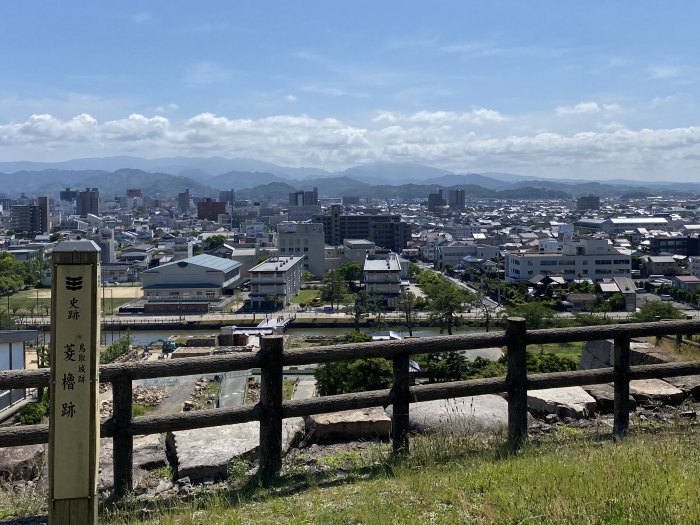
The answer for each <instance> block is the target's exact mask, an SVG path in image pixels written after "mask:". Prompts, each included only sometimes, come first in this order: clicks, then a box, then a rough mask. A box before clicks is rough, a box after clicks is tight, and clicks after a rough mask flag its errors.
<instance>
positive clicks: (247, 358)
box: [100, 352, 262, 383]
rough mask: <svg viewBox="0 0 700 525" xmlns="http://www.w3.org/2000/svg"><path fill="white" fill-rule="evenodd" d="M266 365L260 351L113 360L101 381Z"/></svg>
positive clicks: (213, 372)
mask: <svg viewBox="0 0 700 525" xmlns="http://www.w3.org/2000/svg"><path fill="white" fill-rule="evenodd" d="M261 365H262V359H261V358H260V355H259V353H258V352H241V353H240V354H229V355H215V356H204V357H188V358H187V359H164V360H160V361H147V362H145V363H144V362H138V363H112V364H109V365H104V366H102V367H101V368H100V381H101V382H103V383H105V382H112V381H114V379H115V378H117V377H120V376H125V377H128V378H130V379H132V380H133V379H152V378H157V377H175V376H185V375H191V374H216V373H218V372H231V371H234V370H248V369H250V368H258V367H260V366H261Z"/></svg>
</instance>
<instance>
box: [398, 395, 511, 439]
mask: <svg viewBox="0 0 700 525" xmlns="http://www.w3.org/2000/svg"><path fill="white" fill-rule="evenodd" d="M387 414H388V415H389V417H391V407H388V408H387ZM409 422H410V425H411V429H412V430H414V431H417V432H434V431H436V430H447V431H449V432H453V433H456V434H474V433H483V432H492V431H497V430H500V429H503V428H507V427H508V402H507V401H506V400H505V399H503V398H502V397H501V396H496V395H485V396H473V397H459V398H455V399H438V400H435V401H425V402H421V403H413V404H411V409H410V411H409Z"/></svg>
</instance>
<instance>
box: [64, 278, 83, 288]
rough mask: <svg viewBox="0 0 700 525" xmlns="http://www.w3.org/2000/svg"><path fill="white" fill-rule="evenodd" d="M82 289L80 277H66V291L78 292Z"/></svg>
mask: <svg viewBox="0 0 700 525" xmlns="http://www.w3.org/2000/svg"><path fill="white" fill-rule="evenodd" d="M82 287H83V278H82V277H66V290H73V291H75V290H80V289H82Z"/></svg>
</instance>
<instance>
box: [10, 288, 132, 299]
mask: <svg viewBox="0 0 700 525" xmlns="http://www.w3.org/2000/svg"><path fill="white" fill-rule="evenodd" d="M102 288H103V289H104V292H105V297H107V298H108V299H109V298H110V297H114V299H137V298H139V297H141V296H142V295H143V289H142V288H141V287H140V286H103V287H102ZM22 296H26V297H29V298H31V299H35V298H36V297H37V290H28V291H24V292H20V293H18V294H16V297H22ZM49 297H51V289H50V288H39V299H48V298H49Z"/></svg>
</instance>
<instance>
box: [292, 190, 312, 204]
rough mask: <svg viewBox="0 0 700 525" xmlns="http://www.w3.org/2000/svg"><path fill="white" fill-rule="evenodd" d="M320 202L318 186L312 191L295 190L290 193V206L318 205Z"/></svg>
mask: <svg viewBox="0 0 700 525" xmlns="http://www.w3.org/2000/svg"><path fill="white" fill-rule="evenodd" d="M317 204H318V188H314V189H313V190H311V191H295V192H292V193H290V194H289V205H290V206H316V205H317Z"/></svg>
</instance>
